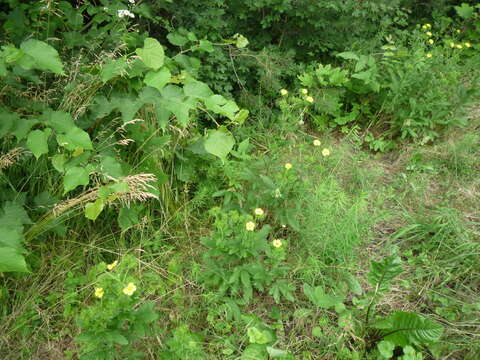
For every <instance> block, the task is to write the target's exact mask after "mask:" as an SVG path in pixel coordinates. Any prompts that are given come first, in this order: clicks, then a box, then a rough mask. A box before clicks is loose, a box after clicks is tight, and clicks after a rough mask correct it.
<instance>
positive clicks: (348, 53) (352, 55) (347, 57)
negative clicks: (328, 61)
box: [335, 51, 360, 61]
mask: <svg viewBox="0 0 480 360" xmlns="http://www.w3.org/2000/svg"><path fill="white" fill-rule="evenodd" d="M335 56H337V57H340V58H342V59H345V60H357V61H358V60H359V59H360V58H359V57H358V55H357V54H355V53H354V52H351V51H345V52H342V53H339V54H337V55H335Z"/></svg>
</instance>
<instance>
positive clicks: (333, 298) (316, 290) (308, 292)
mask: <svg viewBox="0 0 480 360" xmlns="http://www.w3.org/2000/svg"><path fill="white" fill-rule="evenodd" d="M303 292H304V294H305V296H306V297H307V298H308V299H309V300H310V301H311V302H312V303H314V304H315V305H316V306H318V307H321V308H324V309H329V308H331V307H334V306H335V305H337V304H339V303H342V302H343V299H344V296H339V295H327V294H325V291H324V290H323V287H321V286H316V287H313V286H310V285H308V284H304V285H303Z"/></svg>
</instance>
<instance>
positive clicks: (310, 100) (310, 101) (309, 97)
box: [305, 96, 314, 103]
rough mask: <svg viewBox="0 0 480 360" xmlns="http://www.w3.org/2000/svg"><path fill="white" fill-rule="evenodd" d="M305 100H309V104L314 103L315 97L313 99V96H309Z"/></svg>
mask: <svg viewBox="0 0 480 360" xmlns="http://www.w3.org/2000/svg"><path fill="white" fill-rule="evenodd" d="M305 100H307V101H308V102H309V103H313V101H314V100H313V97H311V96H307V97H306V98H305Z"/></svg>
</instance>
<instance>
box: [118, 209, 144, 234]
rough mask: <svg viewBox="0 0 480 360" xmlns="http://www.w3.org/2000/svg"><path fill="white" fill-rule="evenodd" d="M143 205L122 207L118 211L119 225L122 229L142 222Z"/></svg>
mask: <svg viewBox="0 0 480 360" xmlns="http://www.w3.org/2000/svg"><path fill="white" fill-rule="evenodd" d="M141 209H142V207H138V206H132V207H130V208H121V209H120V211H119V213H118V219H117V221H118V226H120V229H122V231H125V230H127V229H128V228H131V227H132V226H135V225H137V224H138V223H139V222H140V219H139V215H140V211H141Z"/></svg>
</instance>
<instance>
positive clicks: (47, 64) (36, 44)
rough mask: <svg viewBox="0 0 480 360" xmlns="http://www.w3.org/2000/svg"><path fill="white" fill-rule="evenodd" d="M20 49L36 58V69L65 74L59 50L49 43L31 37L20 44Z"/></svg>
mask: <svg viewBox="0 0 480 360" xmlns="http://www.w3.org/2000/svg"><path fill="white" fill-rule="evenodd" d="M20 49H22V50H23V52H24V53H25V54H27V55H29V56H31V57H32V58H33V59H34V63H35V64H34V66H35V68H36V69H39V70H44V71H51V72H53V73H55V74H61V75H64V72H63V65H62V62H61V61H60V57H59V56H58V52H57V50H55V48H53V47H52V46H50V45H48V44H47V43H45V42H43V41H40V40H35V39H29V40H27V41H24V42H23V43H22V44H21V45H20Z"/></svg>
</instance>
